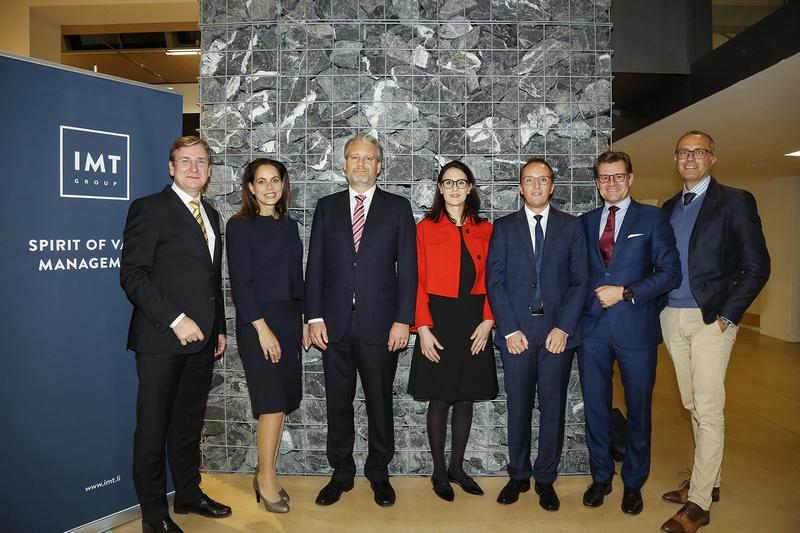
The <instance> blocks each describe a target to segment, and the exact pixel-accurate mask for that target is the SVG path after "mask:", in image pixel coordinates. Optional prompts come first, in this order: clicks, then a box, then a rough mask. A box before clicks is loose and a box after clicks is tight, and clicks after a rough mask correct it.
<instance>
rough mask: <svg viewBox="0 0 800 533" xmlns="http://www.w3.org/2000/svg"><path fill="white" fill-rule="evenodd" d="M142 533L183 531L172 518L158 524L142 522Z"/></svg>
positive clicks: (176, 532)
mask: <svg viewBox="0 0 800 533" xmlns="http://www.w3.org/2000/svg"><path fill="white" fill-rule="evenodd" d="M142 533H183V530H182V529H181V528H179V527H178V524H176V523H175V522H173V521H172V518H170V517H167V518H165V519H164V520H162V521H160V522H145V521H142Z"/></svg>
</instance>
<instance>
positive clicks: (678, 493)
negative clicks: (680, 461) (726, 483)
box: [661, 479, 719, 505]
mask: <svg viewBox="0 0 800 533" xmlns="http://www.w3.org/2000/svg"><path fill="white" fill-rule="evenodd" d="M661 498H662V499H664V500H667V501H668V502H672V503H679V504H681V505H685V504H686V502H688V501H689V480H688V479H687V480H685V481H682V482H681V484H680V485H679V486H678V490H671V491H669V492H665V493H664V494H662V495H661ZM711 501H712V502H718V501H719V487H714V488H713V489H712V490H711Z"/></svg>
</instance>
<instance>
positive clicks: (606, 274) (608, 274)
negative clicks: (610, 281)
mask: <svg viewBox="0 0 800 533" xmlns="http://www.w3.org/2000/svg"><path fill="white" fill-rule="evenodd" d="M603 274H605V276H606V277H608V276H610V275H611V274H610V273H608V272H603Z"/></svg>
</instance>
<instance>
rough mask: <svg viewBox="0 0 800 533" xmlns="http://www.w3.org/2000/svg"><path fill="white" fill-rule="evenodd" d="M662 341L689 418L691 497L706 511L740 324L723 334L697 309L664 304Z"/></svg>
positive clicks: (717, 470)
mask: <svg viewBox="0 0 800 533" xmlns="http://www.w3.org/2000/svg"><path fill="white" fill-rule="evenodd" d="M661 330H662V332H663V334H664V343H665V344H666V345H667V350H668V351H669V354H670V356H671V357H672V363H673V364H674V365H675V377H676V379H677V381H678V389H679V390H680V393H681V401H682V403H683V407H684V408H686V409H687V410H688V411H689V412H690V413H691V416H692V434H693V435H694V466H693V467H692V478H691V480H690V486H689V500H690V501H692V502H694V503H696V504H697V505H699V506H700V507H702V508H703V509H705V510H708V509H709V508H710V507H711V491H712V490H713V488H714V487H718V486H719V483H720V475H721V471H722V451H723V448H724V446H725V412H724V411H725V373H726V371H727V369H728V361H729V360H730V357H731V350H732V349H733V343H734V342H735V341H736V333H737V330H738V328H737V327H735V326H728V328H727V329H726V330H725V331H724V332H723V331H721V330H720V328H719V325H717V323H716V322H713V323H711V324H705V323H703V316H702V313H701V312H700V309H697V308H691V309H681V308H676V307H667V308H665V309H664V310H663V311H662V312H661Z"/></svg>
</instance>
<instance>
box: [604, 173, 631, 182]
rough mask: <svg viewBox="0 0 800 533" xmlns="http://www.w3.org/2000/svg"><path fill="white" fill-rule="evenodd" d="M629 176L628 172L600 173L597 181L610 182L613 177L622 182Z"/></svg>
mask: <svg viewBox="0 0 800 533" xmlns="http://www.w3.org/2000/svg"><path fill="white" fill-rule="evenodd" d="M627 177H628V173H627V172H621V173H619V174H598V175H597V181H599V182H600V183H608V182H609V181H611V180H612V179H613V180H614V181H615V182H617V183H622V182H623V181H625V179H626V178H627Z"/></svg>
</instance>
